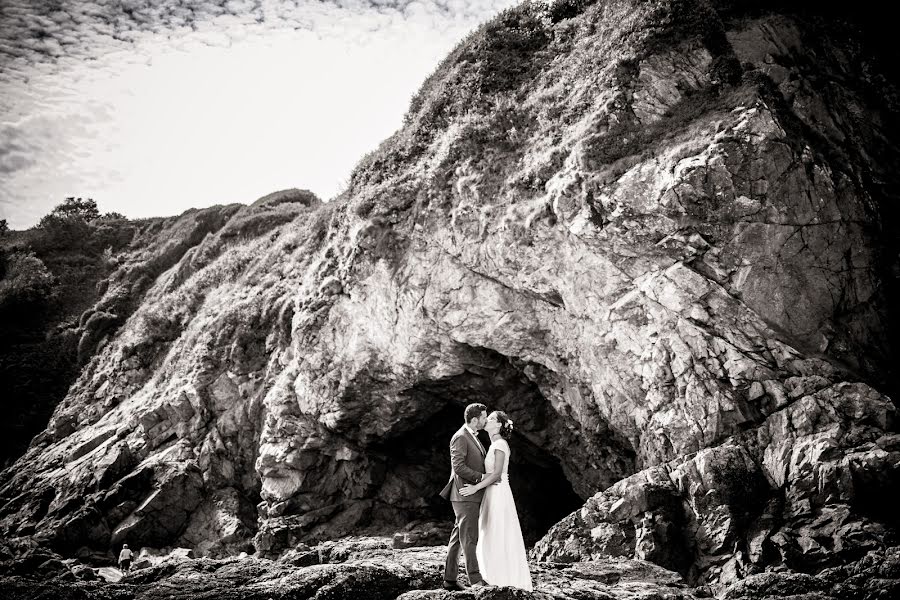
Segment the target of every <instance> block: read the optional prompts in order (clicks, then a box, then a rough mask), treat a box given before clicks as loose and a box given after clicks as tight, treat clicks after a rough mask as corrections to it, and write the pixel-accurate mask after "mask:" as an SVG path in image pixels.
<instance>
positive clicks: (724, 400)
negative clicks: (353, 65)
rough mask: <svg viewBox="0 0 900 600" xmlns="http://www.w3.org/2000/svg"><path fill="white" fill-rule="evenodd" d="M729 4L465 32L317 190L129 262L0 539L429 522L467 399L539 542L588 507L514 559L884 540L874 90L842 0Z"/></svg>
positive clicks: (15, 490) (886, 242)
mask: <svg viewBox="0 0 900 600" xmlns="http://www.w3.org/2000/svg"><path fill="white" fill-rule="evenodd" d="M743 6H744V5H743V4H741V3H734V4H732V3H728V2H718V3H715V4H710V3H707V2H702V1H699V0H697V1H687V0H685V1H662V2H653V3H645V2H637V1H627V0H616V1H610V2H602V3H597V4H585V5H581V4H574V3H565V4H562V3H558V4H555V5H553V6H550V7H548V6H545V5H539V4H526V5H523V6H521V7H518V8H516V9H513V10H510V11H506V12H504V13H503V14H501V15H500V16H499V17H498V18H497V19H495V20H494V21H492V22H491V23H488V24H486V25H485V26H484V27H483V28H481V29H480V30H479V31H477V32H475V33H474V34H473V35H472V36H471V37H470V38H468V39H467V40H466V41H465V42H464V43H463V44H461V45H460V46H459V47H458V48H457V49H456V50H455V51H454V52H453V53H452V54H451V55H450V56H449V57H448V58H447V59H446V60H445V61H444V63H443V64H442V65H441V67H440V68H439V69H438V70H437V71H436V72H435V74H434V75H432V77H430V78H429V80H428V81H426V83H425V85H424V86H423V88H422V91H421V92H420V94H419V95H418V96H417V98H416V99H415V100H414V101H413V104H412V106H411V108H410V112H409V115H408V118H407V123H406V125H405V126H404V128H403V129H401V130H400V131H399V132H398V133H397V134H396V135H395V136H393V137H392V138H390V139H389V140H387V141H386V142H385V143H384V144H383V146H382V147H381V148H380V149H379V150H378V151H376V152H374V153H373V154H372V155H370V156H368V157H366V158H365V159H364V160H363V161H362V162H361V163H360V165H359V166H358V167H357V169H356V171H355V172H354V175H353V177H352V181H351V184H350V187H349V189H348V190H347V192H346V193H345V194H343V195H342V196H341V197H340V198H337V199H335V200H334V201H332V202H330V203H328V204H326V205H323V206H319V205H317V204H316V203H307V204H304V205H303V206H302V210H299V211H298V212H297V213H295V214H293V215H291V216H290V218H287V217H285V218H284V220H283V221H278V222H277V223H274V224H270V225H271V226H268V225H267V226H266V227H263V228H261V229H260V228H257V227H256V226H255V225H253V224H254V223H255V222H256V221H255V217H254V215H256V214H257V213H256V212H254V211H272V210H282V209H281V208H279V207H281V206H283V205H282V204H279V202H281V199H280V198H278V197H275V198H271V199H269V200H268V201H267V202H271V204H266V203H263V204H261V205H259V206H256V207H251V208H248V209H247V211H246V212H242V213H239V214H236V215H235V216H233V217H232V218H231V220H230V221H229V223H228V224H226V225H225V226H224V227H223V228H222V229H221V230H220V232H219V233H218V234H217V235H215V236H211V237H209V238H208V239H207V240H205V241H204V243H203V244H201V245H200V246H198V247H197V248H196V249H195V250H193V251H191V252H189V253H187V254H186V255H185V256H184V257H183V258H182V259H181V260H179V261H178V263H177V264H176V265H175V266H173V267H172V268H170V269H167V270H165V271H164V272H162V273H160V274H159V275H158V276H157V277H156V278H155V279H154V280H153V282H152V285H151V287H150V288H149V289H148V290H147V292H146V294H145V295H144V301H143V303H142V304H141V305H140V306H139V307H137V309H136V310H135V311H134V313H133V314H132V315H131V316H130V317H129V318H128V320H127V321H126V322H125V323H124V325H122V327H121V328H120V329H118V330H117V332H116V334H115V335H114V336H113V337H111V339H109V340H108V342H107V343H105V345H103V347H102V348H100V349H99V350H98V351H97V352H96V353H95V354H94V355H93V358H91V359H90V362H88V364H87V365H86V367H85V369H84V370H83V372H82V374H81V376H80V378H79V379H78V381H77V382H76V384H75V385H73V387H72V388H71V390H70V392H69V395H68V396H67V398H66V400H65V401H64V403H63V404H62V405H61V406H60V407H59V409H58V410H57V411H56V413H55V414H54V417H53V419H52V421H51V424H50V426H49V428H48V430H47V432H46V433H45V434H44V435H42V436H40V437H39V438H38V439H36V440H35V443H34V444H33V445H32V447H31V448H30V449H29V451H28V453H27V454H26V455H25V456H24V457H23V458H22V459H21V460H20V461H19V462H18V463H16V465H14V466H13V467H12V468H11V469H9V470H7V471H6V472H4V474H3V475H2V478H0V486H2V488H0V494H2V497H3V500H4V503H3V506H2V508H0V527H2V528H3V530H4V531H5V532H6V534H7V535H8V536H12V537H16V536H18V537H30V538H34V539H38V540H41V541H42V542H43V543H46V544H48V545H50V546H51V547H54V548H56V549H58V550H60V551H63V552H75V551H78V550H83V551H84V552H91V551H106V550H107V549H108V547H109V545H110V544H111V543H112V542H119V541H129V542H131V541H132V540H134V541H140V543H142V544H147V545H157V546H181V545H190V546H192V547H194V548H196V549H198V553H199V554H201V555H202V554H204V553H205V554H208V555H210V556H219V555H225V554H229V553H233V552H235V551H239V550H241V549H243V548H244V547H245V545H246V544H247V543H248V542H250V541H251V539H252V540H253V543H254V544H255V549H256V550H257V551H258V552H259V554H260V555H261V556H272V557H275V556H278V555H280V554H282V553H283V552H285V551H286V550H289V549H290V548H293V547H296V546H297V544H300V543H312V542H315V541H320V540H323V539H329V538H330V539H333V538H337V537H341V536H345V535H348V534H351V533H356V532H359V531H361V530H364V529H366V528H371V529H372V530H373V531H374V530H378V529H389V530H394V529H397V528H399V527H401V526H403V525H405V524H407V523H409V522H410V521H411V520H416V519H420V520H429V519H435V518H437V517H439V516H440V515H441V514H443V515H444V516H445V518H449V516H447V514H446V511H447V508H446V506H445V505H443V504H441V503H440V502H439V501H438V500H437V499H435V497H434V494H435V492H437V490H439V489H440V487H441V486H442V485H443V483H444V481H445V480H446V477H447V470H448V465H447V454H446V452H447V451H446V439H448V438H449V434H450V433H451V432H452V430H453V429H454V428H455V427H457V426H458V425H457V424H458V420H459V414H460V413H461V409H462V406H464V405H465V404H467V403H469V402H473V401H481V402H484V403H485V404H487V405H489V406H490V407H491V408H499V409H503V410H506V411H507V412H508V413H509V414H510V416H511V417H512V418H513V419H514V421H515V424H516V425H515V426H516V431H517V438H516V439H515V440H514V441H513V442H514V445H513V459H512V460H513V470H512V484H513V487H514V491H515V492H516V497H517V501H518V502H519V503H520V506H521V512H522V515H523V523H524V524H525V525H526V526H527V529H528V531H529V533H530V534H531V535H532V536H534V537H536V536H537V535H540V534H542V533H544V532H545V531H546V530H547V528H548V527H549V526H550V525H551V524H552V522H555V521H556V520H558V519H559V518H561V517H563V516H564V515H565V514H568V513H569V512H570V511H571V510H572V509H575V508H577V506H578V505H580V504H581V503H582V500H583V499H587V504H585V505H584V507H583V508H581V509H580V510H578V511H576V512H575V513H574V514H572V515H571V516H569V517H567V518H565V519H564V520H563V521H562V522H561V523H560V524H559V525H557V526H556V527H555V528H553V529H552V530H551V531H550V532H549V533H548V535H547V536H546V537H545V538H544V539H543V540H542V541H541V542H540V543H539V544H538V545H537V547H536V548H535V550H534V557H535V558H536V559H551V560H553V561H576V562H579V563H582V562H585V561H597V560H601V557H604V556H608V555H613V556H620V557H628V558H629V559H633V558H643V559H646V560H647V561H650V562H653V563H656V564H658V565H662V566H665V567H667V568H668V569H671V570H675V571H678V572H679V573H681V574H682V575H683V576H685V577H686V578H687V580H688V581H689V582H690V583H691V584H694V583H696V584H702V585H706V584H709V585H711V586H712V589H714V590H716V591H722V590H725V589H727V586H729V585H733V584H735V582H738V581H740V580H741V579H742V578H745V577H747V576H751V575H752V576H754V577H757V579H754V580H753V581H762V582H765V581H768V579H766V577H769V578H770V579H771V578H776V579H777V577H780V575H778V576H776V575H770V574H769V573H772V572H774V570H775V569H785V570H787V572H788V575H786V576H790V575H791V574H792V571H791V570H792V569H797V570H802V571H805V572H818V571H820V570H822V569H830V568H841V566H844V565H847V564H850V562H851V561H855V560H858V559H859V558H860V557H861V556H864V555H866V553H869V552H875V553H878V552H882V553H884V552H886V550H885V549H886V548H888V547H891V546H893V545H895V544H896V534H897V525H898V524H897V518H896V516H895V515H894V514H892V511H891V510H890V508H889V506H888V502H889V500H888V499H889V498H892V497H895V495H896V492H897V483H896V482H897V477H896V469H897V467H896V464H897V459H898V458H900V456H898V451H900V450H898V444H897V424H896V421H895V409H894V406H893V404H892V402H891V400H890V399H889V397H888V396H887V395H885V394H886V393H887V392H888V391H889V390H891V389H894V387H895V386H896V371H895V364H896V361H895V360H894V359H895V356H896V348H895V344H896V339H897V337H896V336H895V333H896V331H897V327H896V325H897V321H896V310H895V309H894V306H895V305H896V302H897V300H898V297H897V293H896V291H897V290H896V283H895V279H896V277H895V273H896V269H897V252H896V249H897V245H896V242H897V236H896V231H895V229H896V226H895V222H894V221H893V220H892V218H891V216H892V215H893V213H892V212H891V211H893V210H895V209H894V208H893V207H894V206H896V203H897V201H898V198H897V191H896V190H898V189H900V186H898V185H897V184H898V183H900V182H898V177H900V173H898V172H897V170H896V168H895V167H896V165H897V164H900V160H898V159H900V154H898V151H897V146H896V140H897V139H898V136H897V134H898V128H897V114H898V111H897V104H896V102H897V98H898V96H897V93H896V91H897V88H896V85H895V80H893V79H891V71H890V70H889V69H887V68H886V67H885V64H884V57H879V56H878V55H877V54H873V53H872V50H871V48H870V47H869V46H867V45H866V43H865V39H866V38H865V35H864V32H863V33H861V32H860V31H859V30H858V27H857V26H856V25H853V24H847V23H846V22H845V19H849V18H850V12H849V9H848V11H847V13H846V14H843V13H841V14H838V15H831V16H830V17H832V18H828V19H823V18H818V17H815V16H809V15H806V16H804V15H800V14H794V13H792V12H791V11H790V10H789V9H784V10H781V11H780V12H779V9H767V10H758V11H753V12H752V14H750V13H745V12H744V11H745V9H744V8H742V7H743ZM289 204H290V203H289ZM229 232H231V234H229ZM442 511H443V513H442ZM542 514H543V515H546V514H550V515H554V516H553V517H552V520H551V522H550V523H547V522H544V521H541V519H540V518H539V515H542ZM81 546H84V548H80V547H81ZM604 560H605V559H604ZM379 568H380V567H379ZM754 574H756V575H754ZM793 574H796V573H793ZM773 581H774V579H773ZM760 585H762V584H760ZM773 585H774V584H773ZM391 589H392V591H391V593H394V591H396V590H395V589H394V588H391ZM398 589H399V588H398ZM747 589H750V588H747ZM773 589H774V588H773ZM397 593H398V594H399V593H400V592H399V591H397ZM591 593H594V592H591ZM678 593H681V592H678ZM735 593H737V592H735ZM822 593H828V591H827V590H825V591H823V592H822ZM598 594H599V592H598ZM585 595H586V596H588V597H589V596H590V594H588V593H587V592H585ZM598 597H603V596H602V594H600V595H599V596H598Z"/></svg>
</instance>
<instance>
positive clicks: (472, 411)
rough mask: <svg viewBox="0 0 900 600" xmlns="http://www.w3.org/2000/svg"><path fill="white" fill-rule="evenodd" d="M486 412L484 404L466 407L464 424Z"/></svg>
mask: <svg viewBox="0 0 900 600" xmlns="http://www.w3.org/2000/svg"><path fill="white" fill-rule="evenodd" d="M486 412H487V406H485V405H484V404H478V403H475V404H470V405H468V406H467V407H466V413H465V414H466V423H468V422H469V421H471V420H472V419H474V418H475V417H477V416H478V415H480V414H481V413H486Z"/></svg>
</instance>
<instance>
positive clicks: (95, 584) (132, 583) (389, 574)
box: [0, 538, 900, 600]
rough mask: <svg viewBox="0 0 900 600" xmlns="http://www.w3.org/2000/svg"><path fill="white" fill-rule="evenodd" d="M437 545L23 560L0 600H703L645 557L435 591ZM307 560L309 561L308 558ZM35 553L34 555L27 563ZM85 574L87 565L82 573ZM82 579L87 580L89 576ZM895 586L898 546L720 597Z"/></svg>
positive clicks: (817, 599)
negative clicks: (150, 560)
mask: <svg viewBox="0 0 900 600" xmlns="http://www.w3.org/2000/svg"><path fill="white" fill-rule="evenodd" d="M444 552H445V549H444V548H443V547H417V548H408V549H402V550H395V549H391V548H390V540H389V539H387V538H349V539H345V540H341V541H338V542H327V543H325V544H322V545H320V546H316V547H312V548H308V549H305V550H304V549H300V550H298V551H291V552H289V553H288V554H286V555H285V556H284V557H282V558H281V559H280V560H277V561H273V560H267V559H260V558H256V557H243V558H229V559H218V560H215V559H208V558H205V559H191V558H186V557H184V556H179V555H174V556H172V557H170V558H169V559H168V560H166V561H164V562H161V563H159V564H157V565H154V566H152V567H146V568H142V569H135V570H133V571H132V573H131V574H129V575H127V576H125V577H124V578H121V579H120V578H119V577H118V576H115V575H113V574H112V572H113V571H115V570H114V569H108V568H107V569H101V571H106V573H101V574H100V575H102V576H103V577H105V578H107V579H108V580H107V581H104V580H103V579H102V578H101V577H99V576H98V577H97V580H88V581H85V580H84V579H85V578H84V577H77V576H76V575H75V573H76V572H79V571H84V570H86V569H87V567H84V566H77V565H76V566H72V567H70V568H69V569H67V568H66V565H65V564H64V563H63V562H62V561H59V560H57V559H52V558H45V559H44V562H43V563H42V564H43V566H42V567H41V568H40V569H38V570H34V569H33V568H32V566H31V565H25V564H24V562H23V561H18V562H16V561H12V562H10V561H6V562H4V563H2V565H0V566H2V567H3V569H2V570H0V586H2V589H3V591H4V598H5V599H9V600H25V599H28V600H33V599H38V598H47V599H49V598H54V597H56V598H58V597H65V598H83V599H86V600H87V599H95V598H96V599H110V600H112V599H120V598H121V599H125V598H128V599H135V600H141V599H147V600H151V599H157V598H159V599H163V598H165V599H178V598H184V599H188V598H190V599H193V598H220V599H223V600H229V599H234V600H238V599H240V600H254V599H259V600H268V599H270V598H271V599H275V598H292V599H294V600H305V599H307V598H308V599H317V600H324V599H326V598H359V599H361V600H364V599H371V600H376V599H377V600H390V599H394V598H397V599H398V600H452V599H456V600H501V599H502V600H507V599H513V598H515V599H518V600H531V599H533V600H549V599H551V598H552V599H557V600H637V599H644V600H649V599H651V598H652V599H655V600H694V599H698V598H706V597H709V596H710V594H709V590H708V589H707V588H705V587H701V588H691V587H688V586H687V585H686V583H685V581H684V579H683V578H682V577H681V576H680V575H678V574H677V573H675V572H672V571H669V570H666V569H664V568H662V567H659V566H657V565H654V564H652V563H649V562H646V561H641V560H633V559H626V558H606V559H599V560H593V561H584V562H577V563H535V564H532V567H531V569H532V576H533V579H534V582H535V590H534V591H533V592H525V591H523V590H515V589H512V588H498V587H487V588H475V589H473V590H469V591H466V592H453V593H451V592H446V591H444V590H442V589H440V582H441V577H442V569H443V560H444ZM313 555H314V556H315V558H311V556H313ZM42 558H43V557H38V555H35V557H34V558H33V559H32V562H37V561H38V560H41V559H42ZM88 570H89V569H88ZM90 579H93V577H92V578H90ZM898 591H900V548H892V549H890V550H889V551H887V552H873V553H870V554H868V555H866V556H864V557H863V558H862V559H860V560H857V561H854V562H851V563H848V565H847V566H845V567H841V568H839V569H830V570H827V571H825V572H823V573H822V574H820V576H818V577H812V576H809V575H806V574H803V573H795V572H790V571H787V570H781V571H775V572H766V573H760V574H757V575H753V576H750V577H748V578H746V579H745V580H744V581H742V582H740V583H737V584H734V585H732V586H731V587H729V588H727V589H725V590H724V591H723V594H722V596H721V597H724V598H727V599H728V600H751V599H753V600H763V599H768V598H783V597H793V596H797V597H798V598H799V597H802V598H804V599H805V600H831V599H832V598H840V599H857V598H859V599H863V598H891V597H895V596H892V595H891V594H896V592H898Z"/></svg>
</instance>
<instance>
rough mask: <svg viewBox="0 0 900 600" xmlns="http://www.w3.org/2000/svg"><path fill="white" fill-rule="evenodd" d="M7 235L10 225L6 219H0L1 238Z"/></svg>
mask: <svg viewBox="0 0 900 600" xmlns="http://www.w3.org/2000/svg"><path fill="white" fill-rule="evenodd" d="M7 233H9V224H8V223H7V222H6V219H0V237H3V236H4V235H6V234H7Z"/></svg>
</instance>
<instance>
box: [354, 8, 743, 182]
mask: <svg viewBox="0 0 900 600" xmlns="http://www.w3.org/2000/svg"><path fill="white" fill-rule="evenodd" d="M622 15H627V16H628V18H625V19H622V18H620V17H621V16H622ZM691 37H695V38H699V39H700V40H701V41H702V43H703V44H704V46H706V47H707V49H708V50H709V51H710V52H711V54H712V55H713V57H714V63H713V78H714V79H717V80H719V81H721V82H723V83H729V82H730V83H736V82H737V81H738V80H739V76H740V65H738V64H737V62H736V60H734V58H733V55H731V54H730V46H729V45H728V42H727V39H726V38H725V33H724V27H723V25H722V22H721V20H720V19H719V17H718V14H717V13H716V11H715V10H714V9H713V8H712V7H711V6H710V4H709V3H707V2H704V1H701V0H669V1H667V2H652V3H651V2H641V1H639V0H602V1H597V2H591V1H589V0H557V1H556V2H552V3H547V4H545V3H538V2H525V3H523V4H520V5H518V6H515V7H512V8H508V9H506V10H504V11H502V12H501V13H500V14H499V15H497V17H495V18H494V19H492V20H491V21H489V22H487V23H485V24H483V25H482V26H480V27H478V28H477V29H475V30H474V31H472V32H471V33H470V34H469V35H468V36H467V37H466V38H465V39H463V40H462V41H461V42H460V43H459V44H458V45H457V46H456V48H454V49H453V51H451V52H450V54H449V55H448V56H447V57H446V58H445V59H444V60H443V61H441V63H440V64H439V65H438V67H437V68H436V69H435V71H434V72H433V73H432V74H431V75H430V76H429V77H428V78H427V79H426V80H425V82H424V83H423V84H422V86H421V88H420V89H419V91H418V92H417V93H416V94H415V96H414V97H413V98H412V100H411V102H410V106H409V109H408V111H407V113H406V116H405V119H404V121H405V124H404V127H403V128H402V129H401V130H400V131H398V132H397V133H395V134H394V135H392V136H391V137H390V138H388V139H387V140H385V141H384V142H383V143H382V144H381V145H380V146H379V147H378V148H377V149H376V150H374V151H373V152H371V153H369V154H368V155H366V156H365V157H363V158H362V159H361V160H360V162H359V163H358V164H357V166H356V168H355V169H354V170H353V173H352V174H351V177H350V186H349V192H348V195H358V192H360V191H361V190H363V189H364V188H366V187H371V186H376V185H378V184H380V183H382V182H385V181H389V180H391V179H393V178H395V177H396V176H397V175H399V174H400V173H402V172H403V171H404V170H406V169H408V168H409V167H410V166H411V165H412V164H414V163H415V162H416V161H417V160H418V159H419V158H420V157H421V156H423V155H424V153H425V152H426V151H427V148H428V147H429V146H430V144H431V143H432V141H433V140H434V139H435V138H436V137H437V136H438V135H440V134H441V133H442V132H444V131H446V130H447V128H448V127H450V126H451V123H453V122H455V121H457V120H460V119H463V118H469V119H471V117H472V115H476V114H477V115H482V116H483V118H485V119H487V120H488V121H489V125H490V126H491V127H496V128H499V127H503V126H504V124H503V123H494V122H493V119H492V118H491V115H492V113H493V112H494V109H495V107H496V106H497V102H498V100H499V99H500V98H503V97H511V98H514V99H516V100H517V101H518V102H520V103H521V102H522V101H523V100H524V98H525V97H527V96H528V94H530V93H532V92H534V91H535V89H536V87H538V86H541V85H548V84H550V83H552V82H548V81H547V79H548V78H551V77H557V78H559V77H563V78H565V79H566V80H570V81H576V80H578V79H584V78H589V79H594V78H595V77H596V73H593V72H585V73H572V72H568V71H567V69H568V70H571V69H573V68H588V69H591V68H599V67H598V61H600V62H601V63H602V62H603V61H605V62H606V63H608V64H609V65H613V64H615V63H617V62H620V61H622V60H623V59H629V60H633V61H638V60H640V59H641V58H642V57H644V56H648V55H651V54H654V53H657V52H660V51H665V50H666V49H668V48H671V47H672V46H674V45H677V44H678V43H680V42H681V41H683V40H685V39H688V38H691ZM586 40H588V41H590V40H592V41H591V44H589V45H588V46H585V41H586ZM581 47H589V48H588V51H590V52H597V51H599V52H600V53H601V54H600V55H599V56H597V57H591V60H584V56H581V57H580V58H579V59H578V60H577V61H575V60H570V58H569V55H571V54H572V53H573V52H576V51H580V52H585V50H584V49H583V48H582V50H578V48H581ZM477 151H478V150H477V149H475V152H477ZM457 154H459V155H460V162H463V161H464V160H465V159H466V156H463V154H464V153H462V152H458V153H457ZM469 156H470V157H471V156H472V154H469ZM476 162H477V159H476Z"/></svg>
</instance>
